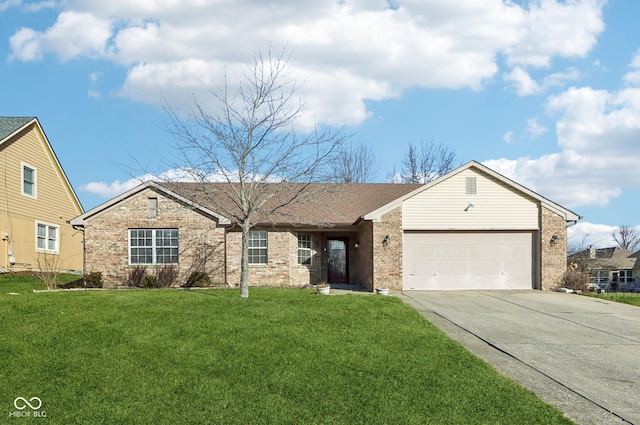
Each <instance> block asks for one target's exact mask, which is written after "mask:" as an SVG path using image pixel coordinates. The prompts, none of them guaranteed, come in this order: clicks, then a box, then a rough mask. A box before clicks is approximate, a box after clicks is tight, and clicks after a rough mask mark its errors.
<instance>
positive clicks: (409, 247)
mask: <svg viewBox="0 0 640 425" xmlns="http://www.w3.org/2000/svg"><path fill="white" fill-rule="evenodd" d="M532 256H533V233H532V232H469V233H458V232H419V233H414V232H407V233H405V234H404V246H403V272H404V285H403V286H404V289H436V290H442V289H532V288H533V257H532Z"/></svg>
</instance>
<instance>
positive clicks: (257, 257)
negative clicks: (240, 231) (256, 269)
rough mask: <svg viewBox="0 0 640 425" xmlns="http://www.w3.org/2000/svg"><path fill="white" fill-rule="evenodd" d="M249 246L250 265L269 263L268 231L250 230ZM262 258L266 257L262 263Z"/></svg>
mask: <svg viewBox="0 0 640 425" xmlns="http://www.w3.org/2000/svg"><path fill="white" fill-rule="evenodd" d="M263 236H264V237H263ZM247 244H248V245H249V246H248V257H249V258H248V260H249V264H267V262H268V261H269V233H268V232H267V231H266V230H250V231H249V237H248V240H247ZM254 245H255V246H254ZM263 251H264V253H263ZM262 257H264V261H261V260H262Z"/></svg>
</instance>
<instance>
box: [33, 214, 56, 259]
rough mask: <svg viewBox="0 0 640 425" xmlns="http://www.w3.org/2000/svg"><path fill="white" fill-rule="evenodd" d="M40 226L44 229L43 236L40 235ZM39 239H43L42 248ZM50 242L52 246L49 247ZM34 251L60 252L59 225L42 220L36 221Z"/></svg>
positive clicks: (45, 252)
mask: <svg viewBox="0 0 640 425" xmlns="http://www.w3.org/2000/svg"><path fill="white" fill-rule="evenodd" d="M40 228H43V229H44V235H43V236H40V232H39V230H40ZM52 233H53V237H52ZM40 240H43V241H44V247H42V248H41V247H40V244H39V242H40ZM52 242H53V248H51V246H52ZM36 252H41V253H44V254H58V253H59V252H60V226H57V225H55V224H51V223H45V222H43V221H36Z"/></svg>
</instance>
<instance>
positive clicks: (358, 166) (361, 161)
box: [333, 143, 380, 183]
mask: <svg viewBox="0 0 640 425" xmlns="http://www.w3.org/2000/svg"><path fill="white" fill-rule="evenodd" d="M333 170H334V171H333V174H334V177H333V179H334V180H335V181H337V182H341V183H370V182H372V181H373V180H374V179H375V178H376V176H377V174H378V172H379V171H380V160H378V158H377V157H376V155H375V153H374V152H373V149H371V146H368V145H365V144H364V143H360V144H358V145H354V144H352V143H350V144H344V145H343V146H341V147H340V149H338V151H337V154H336V157H335V162H334V165H333Z"/></svg>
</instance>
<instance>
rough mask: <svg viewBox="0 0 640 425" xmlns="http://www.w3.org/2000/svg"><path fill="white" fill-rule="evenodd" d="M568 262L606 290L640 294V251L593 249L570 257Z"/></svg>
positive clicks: (613, 248)
mask: <svg viewBox="0 0 640 425" xmlns="http://www.w3.org/2000/svg"><path fill="white" fill-rule="evenodd" d="M567 261H568V263H569V266H570V267H572V268H576V269H577V270H578V271H580V272H583V273H586V274H588V275H589V278H590V280H591V282H592V283H597V284H599V285H600V286H602V287H603V288H604V289H606V290H609V291H635V292H640V251H637V252H633V251H630V250H628V249H624V248H619V247H611V248H593V247H591V248H587V249H584V250H582V251H580V252H577V253H575V254H573V255H570V256H569V257H568V259H567Z"/></svg>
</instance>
